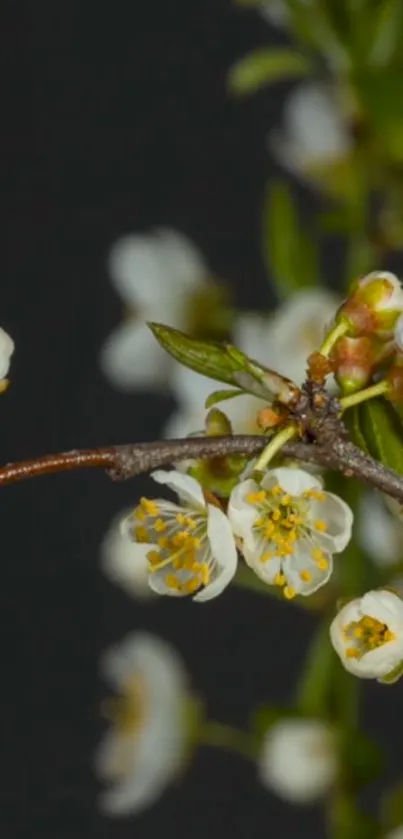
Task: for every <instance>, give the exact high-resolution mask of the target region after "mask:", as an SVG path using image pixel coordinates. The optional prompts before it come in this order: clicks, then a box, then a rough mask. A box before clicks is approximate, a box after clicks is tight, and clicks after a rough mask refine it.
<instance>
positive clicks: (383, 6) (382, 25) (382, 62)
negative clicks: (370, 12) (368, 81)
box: [368, 0, 403, 67]
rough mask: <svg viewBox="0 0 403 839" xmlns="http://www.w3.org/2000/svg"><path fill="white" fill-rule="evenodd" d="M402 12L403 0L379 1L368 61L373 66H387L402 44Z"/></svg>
mask: <svg viewBox="0 0 403 839" xmlns="http://www.w3.org/2000/svg"><path fill="white" fill-rule="evenodd" d="M402 12H403V4H402V0H382V3H379V5H378V8H377V10H376V11H375V21H374V28H373V33H374V34H373V40H372V43H371V46H370V51H369V56H368V63H369V64H370V65H372V66H373V67H385V66H386V65H387V64H388V63H389V62H390V61H391V60H392V58H393V56H394V54H395V53H396V50H397V48H398V47H399V45H401V40H402Z"/></svg>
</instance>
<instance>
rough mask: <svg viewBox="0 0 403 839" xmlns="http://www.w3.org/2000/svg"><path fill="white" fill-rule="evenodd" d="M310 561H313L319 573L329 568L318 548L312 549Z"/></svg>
mask: <svg viewBox="0 0 403 839" xmlns="http://www.w3.org/2000/svg"><path fill="white" fill-rule="evenodd" d="M312 559H313V560H314V561H315V563H316V565H317V566H318V568H319V569H320V571H326V569H327V568H329V563H328V560H327V559H326V557H325V554H324V553H323V551H321V549H320V548H313V549H312Z"/></svg>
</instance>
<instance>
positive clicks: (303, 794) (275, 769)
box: [258, 718, 338, 804]
mask: <svg viewBox="0 0 403 839" xmlns="http://www.w3.org/2000/svg"><path fill="white" fill-rule="evenodd" d="M258 767H259V776H260V780H261V781H262V783H263V784H265V785H266V786H268V787H269V788H270V789H272V790H273V791H274V792H275V793H277V794H278V795H279V796H281V798H284V799H285V800H286V801H290V802H292V803H299V804H304V803H309V802H313V801H316V800H317V799H318V798H320V797H321V796H322V795H324V794H325V793H326V792H328V790H329V789H330V787H331V786H332V784H333V783H334V781H335V780H336V776H337V771H338V761H337V753H336V749H335V741H334V735H333V732H332V730H331V729H330V727H329V726H328V725H326V723H323V722H321V721H320V720H309V719H302V718H301V719H297V718H294V719H283V720H280V722H278V723H275V724H274V725H273V726H272V727H271V728H269V730H268V731H267V733H266V735H265V738H264V741H263V747H262V752H261V755H260V758H259V763H258Z"/></svg>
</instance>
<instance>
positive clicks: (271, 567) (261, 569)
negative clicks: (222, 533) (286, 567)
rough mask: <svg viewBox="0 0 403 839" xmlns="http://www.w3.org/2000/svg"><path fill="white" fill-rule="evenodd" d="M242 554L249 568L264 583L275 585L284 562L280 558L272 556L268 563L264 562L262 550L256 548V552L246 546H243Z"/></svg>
mask: <svg viewBox="0 0 403 839" xmlns="http://www.w3.org/2000/svg"><path fill="white" fill-rule="evenodd" d="M268 550H269V546H268ZM242 553H243V556H244V557H245V562H246V564H247V565H249V568H252V570H253V571H254V572H255V574H256V576H257V577H259V578H260V579H261V580H263V582H264V583H267V585H269V586H272V585H274V581H275V579H276V577H277V574H279V573H280V571H281V565H282V560H281V559H280V557H278V556H272V558H271V559H268V560H267V562H262V561H261V556H262V551H261V549H260V548H259V549H257V548H255V550H253V551H252V550H249V548H248V547H247V546H246V545H244V546H243V548H242Z"/></svg>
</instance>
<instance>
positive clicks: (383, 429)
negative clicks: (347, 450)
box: [358, 397, 403, 475]
mask: <svg viewBox="0 0 403 839" xmlns="http://www.w3.org/2000/svg"><path fill="white" fill-rule="evenodd" d="M358 407H359V415H360V425H361V429H362V433H363V436H364V438H365V441H366V444H367V446H368V449H369V452H370V454H371V455H372V457H375V458H376V459H377V460H380V461H381V463H383V464H384V465H385V466H388V467H389V468H390V469H394V470H395V472H398V473H399V474H400V475H403V429H402V426H401V423H400V421H399V419H398V417H397V415H396V413H395V411H394V409H393V408H392V406H391V405H389V403H388V402H386V400H385V399H383V398H382V397H379V398H377V399H370V400H368V402H363V403H362V404H361V405H359V406H358Z"/></svg>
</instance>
